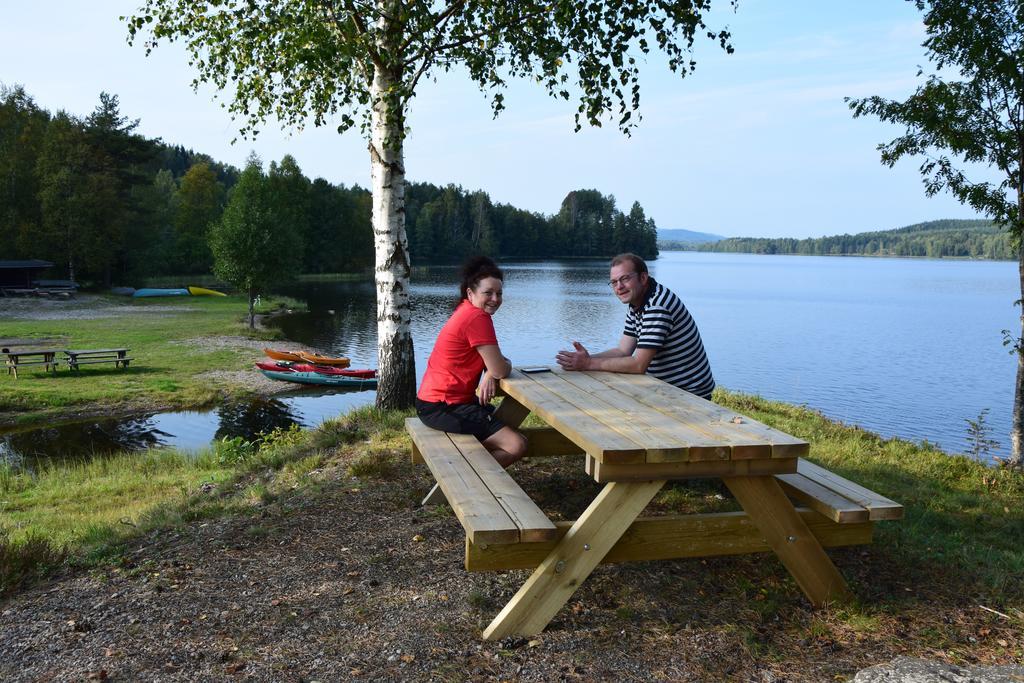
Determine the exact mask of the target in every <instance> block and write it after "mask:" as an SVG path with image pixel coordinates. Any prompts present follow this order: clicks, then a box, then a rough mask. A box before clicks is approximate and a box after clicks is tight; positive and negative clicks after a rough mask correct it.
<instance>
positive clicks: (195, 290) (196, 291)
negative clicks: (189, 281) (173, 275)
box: [188, 285, 227, 296]
mask: <svg viewBox="0 0 1024 683" xmlns="http://www.w3.org/2000/svg"><path fill="white" fill-rule="evenodd" d="M188 293H189V294H191V295H192V296H227V294H225V293H224V292H218V291H217V290H215V289H206V288H205V287H193V286H192V285H189V286H188Z"/></svg>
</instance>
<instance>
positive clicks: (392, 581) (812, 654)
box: [0, 450, 1022, 683]
mask: <svg viewBox="0 0 1024 683" xmlns="http://www.w3.org/2000/svg"><path fill="white" fill-rule="evenodd" d="M357 452H358V451H357V450H352V451H351V452H349V453H347V454H346V453H341V452H338V453H334V454H332V455H330V456H329V460H328V461H327V464H325V465H324V466H322V467H321V468H320V469H318V470H316V471H315V472H314V473H313V474H312V475H311V481H310V482H309V483H308V484H306V485H303V486H300V487H297V488H294V489H291V490H287V491H284V492H283V493H281V494H280V495H277V496H275V497H273V498H272V499H271V500H264V501H263V502H256V503H253V506H252V509H251V512H250V513H249V514H244V515H238V516H232V517H229V518H226V519H215V520H202V519H197V520H194V521H189V522H185V523H183V524H182V525H180V527H179V528H177V529H175V530H173V531H168V532H164V533H159V534H153V535H151V536H149V537H146V538H144V539H140V540H139V541H138V542H137V543H135V544H134V545H132V546H131V547H130V548H129V549H128V550H127V552H126V553H125V558H126V559H124V560H123V561H119V562H117V563H116V564H114V565H113V566H108V567H105V568H102V569H93V570H89V571H86V570H77V571H69V572H68V573H66V574H65V575H63V576H60V577H58V578H56V579H54V580H52V581H50V582H49V583H47V584H45V585H42V586H38V587H36V588H33V589H29V590H27V591H26V592H23V593H21V594H19V595H16V596H15V597H13V598H11V599H9V600H8V601H7V602H6V603H4V604H0V680H4V681H84V680H110V681H195V680H204V681H205V680H224V681H230V680H252V681H343V680H344V681H348V680H368V681H544V682H547V681H719V680H733V681H751V682H758V683H762V682H770V681H833V680H848V679H849V677H851V676H852V675H853V674H854V673H855V672H856V671H857V670H859V669H861V668H864V667H867V666H871V665H874V664H878V663H880V662H887V661H889V660H890V659H892V658H893V657H895V656H897V655H901V654H906V655H913V656H920V657H930V658H932V659H939V660H943V661H953V662H956V663H960V664H963V663H971V664H979V663H980V664H993V663H1006V661H1007V660H1006V659H1005V652H1007V650H1006V649H1004V648H1002V647H1001V646H1000V645H998V644H997V642H998V641H1002V642H1004V643H1007V646H1008V648H1009V651H1011V652H1012V651H1013V650H1014V649H1015V648H1016V649H1017V650H1018V651H1019V648H1020V647H1021V645H1022V641H1021V634H1020V633H1019V631H1016V632H1015V631H1013V630H1012V629H1011V630H1007V629H1006V628H1005V627H1004V626H1001V625H1000V620H999V618H998V617H996V616H994V615H993V614H991V613H988V612H985V611H983V610H981V609H978V608H977V605H976V603H975V602H974V601H973V600H972V599H971V598H970V597H969V596H963V595H955V594H954V593H955V589H951V590H947V589H939V588H937V583H936V582H931V583H929V582H928V581H927V580H925V577H923V576H911V575H900V576H897V575H895V574H894V573H893V572H892V571H890V569H889V562H888V561H887V558H886V555H885V552H884V551H880V550H879V549H877V548H876V547H862V548H854V549H843V550H833V551H831V552H830V554H831V555H832V557H833V558H834V560H835V561H836V563H837V565H838V566H839V568H840V570H841V571H842V572H843V573H844V575H845V576H846V578H847V579H848V581H849V582H850V584H851V587H852V588H853V590H854V592H855V593H856V595H857V598H858V600H859V601H861V603H862V604H863V605H864V606H865V607H862V608H861V613H860V614H861V616H853V617H851V615H850V614H849V613H844V612H842V611H833V610H820V611H815V610H812V609H811V608H810V606H809V605H808V604H807V602H806V601H805V600H804V598H803V596H802V594H801V593H800V591H799V589H798V588H797V587H796V585H795V584H794V583H793V581H792V580H791V579H789V577H788V575H787V574H786V572H785V570H784V569H783V568H782V567H781V565H779V563H778V562H777V561H776V560H775V559H774V558H770V557H764V556H748V557H741V558H721V559H707V560H680V561H672V562H647V563H631V564H625V565H604V566H601V567H599V568H598V569H597V570H596V571H595V572H594V574H593V575H592V576H591V577H590V578H589V579H588V580H587V581H586V582H585V583H584V584H583V586H582V587H581V588H580V589H579V590H578V591H577V592H576V593H575V594H574V595H573V597H572V598H571V599H570V601H569V603H568V604H567V605H566V606H565V607H564V608H563V609H562V610H561V611H560V612H559V614H558V615H557V616H556V618H555V619H554V621H553V622H552V623H551V624H550V625H549V626H548V628H547V629H546V630H545V631H544V632H543V633H542V634H540V635H538V636H535V637H531V638H509V639H506V640H504V641H500V642H496V643H489V642H483V641H482V640H481V639H480V634H481V632H482V630H483V629H484V628H485V627H486V626H487V624H488V623H489V622H490V620H491V619H492V618H493V617H494V616H495V615H496V614H497V612H498V611H499V610H500V608H501V606H502V605H504V604H505V603H506V602H507V601H508V600H509V598H511V597H512V595H513V594H514V593H515V591H516V590H518V588H519V586H521V585H522V583H523V582H524V581H525V579H526V578H527V576H528V572H526V571H507V572H496V573H485V574H476V573H467V572H466V571H465V570H464V569H463V567H462V561H463V551H464V548H463V544H464V533H463V531H462V527H461V526H460V524H459V523H458V521H457V520H456V519H455V517H454V516H453V515H452V513H451V511H450V510H449V508H448V507H447V506H441V507H438V508H422V507H420V506H419V505H418V503H417V501H418V500H419V498H420V497H421V496H422V495H423V494H424V493H425V492H426V491H427V490H428V489H429V486H430V484H431V480H430V479H429V473H427V471H426V468H424V467H413V466H412V465H410V464H409V463H408V456H407V455H406V454H405V453H398V452H395V451H390V452H387V453H381V454H376V455H377V456H378V457H379V458H381V460H380V463H381V467H380V468H379V469H380V470H381V471H380V473H379V474H377V475H375V476H373V477H371V478H363V479H356V478H353V477H351V476H350V475H349V470H348V467H347V465H348V462H349V461H350V460H351V458H353V457H359V456H358V455H355V454H356V453H357ZM577 464H578V463H574V462H571V461H568V462H567V461H563V460H561V459H559V461H558V462H557V463H556V462H554V461H553V459H550V460H546V461H545V460H537V461H530V462H524V463H519V464H517V465H516V466H515V469H514V471H513V472H514V476H515V477H516V479H517V481H519V482H520V483H521V484H522V485H523V487H524V489H526V490H527V491H528V492H529V493H530V495H531V497H534V499H535V500H537V501H538V503H539V504H540V505H541V507H542V508H544V509H545V511H546V512H547V513H548V514H549V516H551V517H552V518H553V519H558V518H573V517H575V516H578V514H579V513H580V511H581V510H582V507H583V506H584V505H585V504H586V503H587V502H588V501H589V500H590V499H591V498H592V497H593V495H594V494H596V491H597V489H596V485H595V484H593V482H592V480H589V479H588V478H587V477H586V476H585V474H584V473H583V472H582V468H581V467H576V466H575V465H577ZM259 476H261V477H263V478H264V480H265V483H267V484H268V485H269V483H270V479H271V478H273V476H274V475H273V474H272V473H269V472H267V473H264V474H262V475H259ZM211 489H212V487H211ZM566 492H570V494H571V495H565V493H566ZM222 493H223V492H220V491H217V490H216V489H212V490H209V491H207V492H206V493H204V494H203V495H208V496H214V497H215V496H218V495H221V494H222ZM712 495H717V494H712ZM655 512H656V511H655ZM939 569H941V568H939ZM881 586H884V587H885V588H884V589H883V588H881ZM942 590H944V591H945V592H941V591H942ZM883 593H884V595H883ZM894 596H895V597H894ZM881 603H884V604H885V605H886V608H885V610H883V611H879V612H878V613H877V614H872V609H871V605H873V604H881ZM865 614H867V615H869V616H864V615H865ZM1007 640H1009V642H1007ZM1000 652H1003V653H1004V654H1003V655H1002V656H1000V654H999V653H1000Z"/></svg>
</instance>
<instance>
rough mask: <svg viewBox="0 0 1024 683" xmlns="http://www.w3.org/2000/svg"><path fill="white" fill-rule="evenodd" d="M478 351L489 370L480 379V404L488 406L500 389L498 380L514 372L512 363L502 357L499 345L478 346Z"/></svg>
mask: <svg viewBox="0 0 1024 683" xmlns="http://www.w3.org/2000/svg"><path fill="white" fill-rule="evenodd" d="M476 350H477V352H478V353H479V354H480V357H481V358H483V359H484V366H485V367H486V368H487V370H486V371H485V372H484V376H483V377H482V378H480V403H481V404H484V405H486V404H488V403H490V402H491V399H492V398H494V394H495V392H496V391H497V389H498V386H497V385H498V380H499V379H502V378H503V377H508V375H509V373H510V372H512V363H511V361H509V359H508V358H505V356H503V355H501V349H499V348H498V345H497V344H486V345H484V346H478V347H476Z"/></svg>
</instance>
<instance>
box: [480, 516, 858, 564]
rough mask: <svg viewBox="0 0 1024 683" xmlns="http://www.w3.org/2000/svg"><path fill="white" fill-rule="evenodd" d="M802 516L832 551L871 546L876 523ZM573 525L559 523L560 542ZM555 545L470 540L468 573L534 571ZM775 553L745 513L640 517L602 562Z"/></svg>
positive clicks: (570, 523) (808, 526) (824, 544)
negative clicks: (489, 542)
mask: <svg viewBox="0 0 1024 683" xmlns="http://www.w3.org/2000/svg"><path fill="white" fill-rule="evenodd" d="M797 513H798V514H799V515H800V517H801V518H803V520H804V522H805V523H806V524H807V528H808V529H810V530H811V533H812V534H814V537H815V538H817V539H818V541H819V542H820V543H821V545H823V546H824V547H826V548H835V547H841V546H850V545H865V544H868V543H871V536H872V531H873V528H874V524H872V523H871V522H862V523H859V524H836V523H835V522H832V521H830V520H828V519H826V518H825V517H822V516H821V515H820V514H818V513H817V512H815V511H814V510H810V509H807V508H801V509H798V510H797ZM572 524H573V523H572V522H557V523H556V526H557V527H558V538H561V537H562V536H563V535H565V533H566V532H567V531H568V530H569V528H570V527H571V526H572ZM556 542H557V540H555V541H547V542H544V543H530V544H519V545H500V546H499V545H491V546H480V545H477V544H474V543H472V542H471V541H469V540H468V539H467V540H466V569H467V570H468V571H471V572H474V571H493V570H498V569H532V568H534V567H537V566H538V565H540V563H541V562H542V561H543V560H544V558H545V557H546V556H547V555H548V553H549V552H551V550H552V549H553V548H554V547H555V543H556ZM770 550H771V548H770V547H768V542H767V541H766V540H765V538H764V536H763V535H762V534H761V532H760V531H759V530H758V528H757V527H756V526H755V525H754V524H753V523H752V522H751V521H750V517H749V516H748V515H747V513H745V512H716V513H708V514H697V515H672V516H666V517H640V518H638V519H637V520H636V521H635V522H633V524H631V525H630V527H629V529H627V530H626V532H625V533H624V534H623V535H622V538H620V539H619V540H618V542H617V543H616V544H615V545H614V546H612V549H611V550H609V551H608V554H607V555H605V556H604V557H603V558H602V559H601V563H602V564H608V563H612V562H633V561H647V560H675V559H681V558H687V557H717V556H723V555H746V554H750V553H763V552H769V551H770Z"/></svg>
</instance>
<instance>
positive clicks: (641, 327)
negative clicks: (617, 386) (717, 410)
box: [623, 277, 715, 399]
mask: <svg viewBox="0 0 1024 683" xmlns="http://www.w3.org/2000/svg"><path fill="white" fill-rule="evenodd" d="M648 282H649V284H648V286H647V299H646V300H645V301H644V304H643V306H642V307H641V308H639V309H636V308H633V307H632V306H630V307H629V311H628V312H627V313H626V326H625V329H624V330H623V333H624V334H626V335H629V336H630V337H634V338H636V340H637V342H636V345H637V348H640V349H657V350H658V351H657V353H656V354H655V356H654V360H652V361H651V364H650V365H648V366H647V372H648V373H649V374H651V375H654V376H655V377H657V378H658V379H660V380H663V381H665V382H668V383H669V384H672V385H674V386H677V387H679V388H680V389H683V390H685V391H689V392H690V393H691V394H696V395H697V396H700V397H701V398H707V399H710V398H711V392H712V391H714V389H715V378H714V376H712V374H711V364H710V363H709V362H708V356H707V354H706V353H704V344H703V343H702V342H701V340H700V331H698V330H697V323H695V322H694V321H693V317H692V316H690V312H689V311H687V310H686V306H684V305H683V302H682V301H680V299H679V297H678V296H676V295H675V294H673V293H672V292H671V291H669V289H668V288H666V287H664V286H662V285H660V284H658V283H657V282H655V281H654V278H653V277H651V278H649V281H648Z"/></svg>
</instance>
